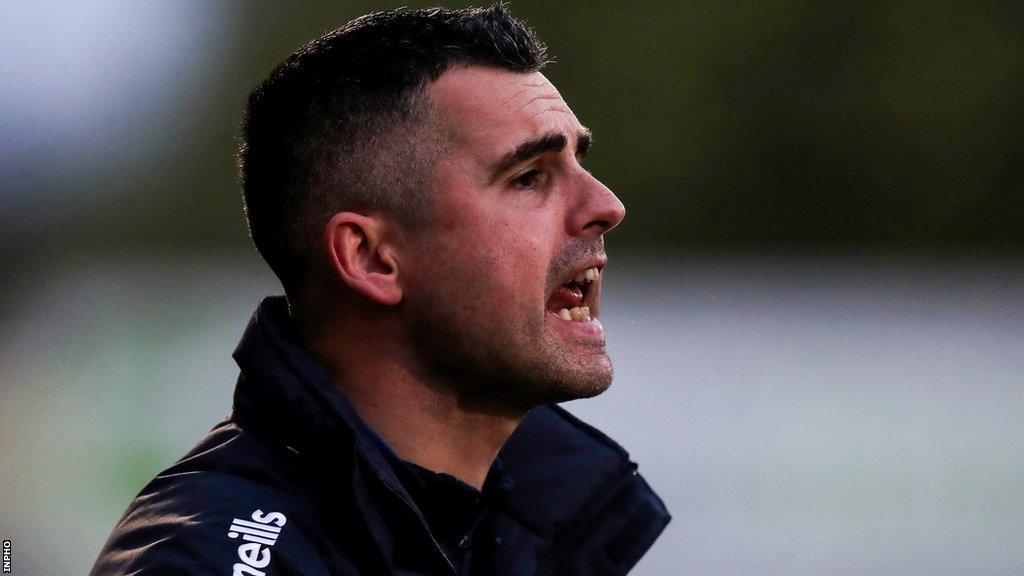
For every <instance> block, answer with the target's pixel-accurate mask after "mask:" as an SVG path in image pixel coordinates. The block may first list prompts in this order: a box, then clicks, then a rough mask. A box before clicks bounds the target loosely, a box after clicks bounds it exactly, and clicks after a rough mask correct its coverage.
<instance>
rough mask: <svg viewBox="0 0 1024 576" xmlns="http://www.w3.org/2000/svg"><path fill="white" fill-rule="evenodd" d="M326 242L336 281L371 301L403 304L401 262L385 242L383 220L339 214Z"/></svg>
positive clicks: (331, 223) (331, 225) (384, 303)
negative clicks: (399, 277) (399, 274)
mask: <svg viewBox="0 0 1024 576" xmlns="http://www.w3.org/2000/svg"><path fill="white" fill-rule="evenodd" d="M323 241H324V247H325V248H326V250H327V255H328V262H329V264H330V267H331V272H332V276H333V277H334V278H336V279H338V280H340V281H341V282H343V283H344V284H345V285H346V286H348V287H349V288H350V289H351V290H353V291H354V292H356V293H357V294H360V295H361V296H363V297H365V298H366V299H367V300H370V301H371V302H374V303H377V304H382V305H385V306H394V305H396V304H398V303H399V302H401V301H402V288H401V286H400V285H399V283H398V259H397V258H396V257H395V253H394V248H393V247H392V246H391V245H390V244H389V243H387V242H384V240H383V222H382V221H381V220H380V218H376V217H372V216H364V215H362V214H356V213H355V212H339V213H337V214H335V215H334V216H332V217H331V219H330V221H329V222H328V223H327V227H326V228H325V229H324V239H323Z"/></svg>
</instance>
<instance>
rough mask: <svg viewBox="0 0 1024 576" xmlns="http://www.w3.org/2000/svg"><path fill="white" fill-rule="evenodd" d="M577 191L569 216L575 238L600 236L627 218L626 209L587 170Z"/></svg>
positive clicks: (613, 194)
mask: <svg viewBox="0 0 1024 576" xmlns="http://www.w3.org/2000/svg"><path fill="white" fill-rule="evenodd" d="M581 172H582V179H581V181H580V183H579V185H578V186H577V189H576V202H575V205H574V206H573V207H572V208H571V212H570V214H569V219H570V222H569V226H570V228H571V232H572V234H573V235H575V236H580V235H587V234H592V235H596V236H600V235H601V234H604V233H605V232H607V231H609V230H611V229H612V228H615V227H616V226H618V225H619V222H622V219H623V218H625V217H626V207H625V206H623V205H622V202H620V201H619V199H618V198H617V197H616V196H615V193H613V192H612V191H611V190H609V189H608V187H607V186H605V185H604V184H603V183H602V182H601V181H600V180H598V179H597V178H594V176H593V175H591V174H590V173H589V172H587V171H586V170H581Z"/></svg>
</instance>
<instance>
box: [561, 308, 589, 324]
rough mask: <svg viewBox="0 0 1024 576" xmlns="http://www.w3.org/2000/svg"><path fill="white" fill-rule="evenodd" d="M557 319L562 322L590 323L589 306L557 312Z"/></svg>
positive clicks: (563, 309)
mask: <svg viewBox="0 0 1024 576" xmlns="http://www.w3.org/2000/svg"><path fill="white" fill-rule="evenodd" d="M558 317H559V318H561V319H562V320H571V321H573V322H590V320H591V317H590V306H578V307H575V308H569V309H565V308H562V309H561V310H559V311H558Z"/></svg>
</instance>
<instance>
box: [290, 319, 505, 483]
mask: <svg viewBox="0 0 1024 576" xmlns="http://www.w3.org/2000/svg"><path fill="white" fill-rule="evenodd" d="M351 320H352V319H351V318H350V319H349V321H348V322H347V323H346V324H347V325H346V330H345V331H346V332H349V333H350V334H356V333H358V334H361V335H362V336H361V337H349V336H341V335H340V333H339V331H330V332H328V331H321V332H319V333H310V332H306V331H303V335H304V344H305V347H306V350H307V351H308V352H309V353H310V354H311V355H312V356H313V358H314V359H316V360H317V361H318V362H320V363H321V364H322V365H323V366H324V367H325V368H326V369H327V371H328V373H329V374H330V376H331V379H332V380H333V381H334V384H335V385H336V386H337V387H338V388H339V389H340V390H341V391H342V392H343V393H345V395H346V396H347V397H348V399H349V401H350V402H351V403H352V405H353V407H354V408H355V409H356V412H358V413H359V416H360V417H361V418H362V419H363V420H364V421H365V422H366V423H367V424H369V425H370V427H371V428H373V429H374V431H376V432H377V433H378V434H379V435H380V436H381V437H382V438H384V440H385V441H386V442H387V443H388V445H390V446H391V448H392V449H393V450H394V451H395V452H396V453H397V454H398V455H399V457H401V458H402V459H403V460H406V461H409V462H413V463H414V464H417V465H419V466H422V467H424V468H427V469H428V470H433V471H434V472H443V473H445V474H449V475H451V476H454V477H455V478H458V479H459V480H461V481H463V482H465V483H466V484H468V485H470V486H473V487H474V488H476V489H478V490H480V489H482V488H483V484H484V480H485V479H486V478H487V473H488V471H489V470H490V468H491V464H492V463H493V462H494V459H495V458H496V457H497V455H498V452H499V451H500V450H501V447H502V446H503V445H504V444H505V441H506V440H508V438H509V436H511V435H512V433H513V432H514V431H515V429H516V427H517V426H518V425H519V422H520V421H521V420H522V418H523V415H524V414H523V413H521V412H518V411H512V412H507V411H504V412H503V411H501V410H497V409H494V408H489V407H481V406H479V405H476V404H474V403H471V402H466V401H465V399H464V398H462V397H461V396H460V395H459V394H458V393H457V392H455V391H456V390H458V386H457V385H454V384H457V383H452V382H443V381H439V380H438V379H437V378H436V377H434V375H433V374H431V373H430V372H429V371H427V370H424V369H422V367H420V366H418V365H417V363H416V359H415V358H413V357H412V355H410V354H408V353H407V350H408V348H405V347H404V346H403V345H401V344H400V342H401V341H402V340H401V338H398V337H397V335H396V334H393V333H392V334H389V333H388V331H387V330H379V329H377V330H376V331H375V330H373V329H365V330H360V329H356V328H357V327H356V326H354V323H353V322H352V321H351ZM367 334H376V335H378V336H379V337H378V338H374V339H367V338H366V335H367Z"/></svg>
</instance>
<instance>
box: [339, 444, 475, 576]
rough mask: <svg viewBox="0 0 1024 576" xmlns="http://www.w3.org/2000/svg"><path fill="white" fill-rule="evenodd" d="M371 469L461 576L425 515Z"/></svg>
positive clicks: (445, 560) (450, 566) (453, 570)
mask: <svg viewBox="0 0 1024 576" xmlns="http://www.w3.org/2000/svg"><path fill="white" fill-rule="evenodd" d="M359 451H360V452H362V451H363V449H362V446H360V447H359ZM363 458H365V459H366V460H367V461H369V458H367V457H366V454H365V453H364V454H363ZM369 467H370V468H372V469H373V474H374V475H375V476H376V477H377V480H380V482H381V484H383V485H384V486H385V487H386V488H387V489H388V492H391V494H392V495H394V497H395V498H398V499H399V500H400V501H401V502H402V503H403V504H405V506H406V508H408V509H409V511H410V512H412V513H413V514H415V515H416V517H417V518H419V520H420V525H421V526H422V527H423V530H424V531H425V532H426V533H427V536H429V537H430V541H431V542H433V543H434V549H435V550H437V553H438V554H440V555H441V557H442V558H444V562H445V564H447V565H448V568H450V569H451V571H452V574H454V575H455V576H459V571H458V570H457V569H456V568H455V564H454V563H452V560H451V558H449V557H448V554H445V551H444V548H442V547H441V543H440V542H438V541H437V538H435V537H434V533H433V532H431V531H430V527H429V526H428V525H427V519H426V518H424V517H423V513H421V512H420V511H419V510H417V509H416V507H415V506H413V505H412V504H410V503H409V502H408V501H407V500H406V499H405V498H404V497H403V496H402V495H401V494H399V493H398V491H397V490H395V489H394V488H393V487H392V486H391V484H390V483H389V482H388V481H387V480H385V479H384V475H383V474H381V473H380V471H379V470H377V467H376V466H374V465H372V464H370V466H369Z"/></svg>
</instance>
